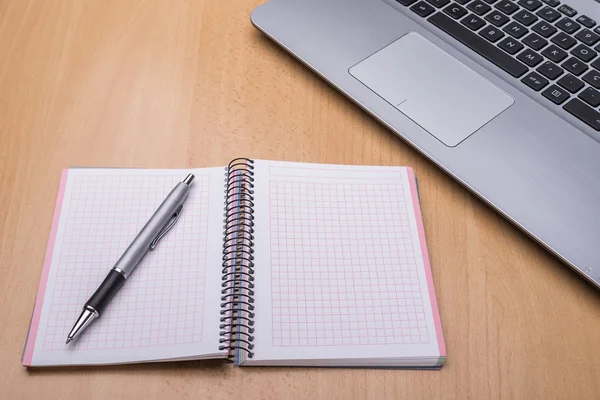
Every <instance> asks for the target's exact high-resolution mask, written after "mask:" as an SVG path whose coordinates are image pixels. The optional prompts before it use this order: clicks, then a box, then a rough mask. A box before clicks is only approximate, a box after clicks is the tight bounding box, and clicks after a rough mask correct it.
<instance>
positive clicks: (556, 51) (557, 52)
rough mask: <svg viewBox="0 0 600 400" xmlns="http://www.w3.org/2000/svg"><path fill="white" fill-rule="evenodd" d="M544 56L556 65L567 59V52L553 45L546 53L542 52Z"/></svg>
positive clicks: (545, 50)
mask: <svg viewBox="0 0 600 400" xmlns="http://www.w3.org/2000/svg"><path fill="white" fill-rule="evenodd" d="M542 55H543V56H544V57H547V58H548V59H550V60H551V61H554V62H555V63H558V62H561V61H562V60H564V59H565V58H567V52H566V51H563V50H561V49H560V48H558V46H556V45H553V44H552V45H550V46H548V47H546V48H545V49H544V51H542Z"/></svg>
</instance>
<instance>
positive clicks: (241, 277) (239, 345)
mask: <svg viewBox="0 0 600 400" xmlns="http://www.w3.org/2000/svg"><path fill="white" fill-rule="evenodd" d="M253 164H254V161H252V160H250V159H248V158H236V159H235V160H233V161H231V162H230V163H229V165H228V166H227V170H226V174H225V176H226V179H225V220H224V227H223V228H224V232H223V265H222V267H223V269H222V271H221V274H222V277H221V280H222V282H221V288H222V290H221V318H220V325H219V329H221V331H220V333H219V335H220V336H221V338H220V339H219V343H220V346H219V350H227V351H228V352H229V359H230V360H232V361H234V363H236V364H241V363H242V362H243V360H244V358H245V357H246V356H247V357H248V358H252V356H253V352H252V349H253V348H254V345H253V344H252V342H253V341H254V336H253V333H254V328H253V326H254V312H253V311H254V306H253V303H254V290H253V289H254V283H253V281H254V277H253V275H254V263H253V260H254V256H253V253H254V190H253V189H254V171H253V170H254V165H253Z"/></svg>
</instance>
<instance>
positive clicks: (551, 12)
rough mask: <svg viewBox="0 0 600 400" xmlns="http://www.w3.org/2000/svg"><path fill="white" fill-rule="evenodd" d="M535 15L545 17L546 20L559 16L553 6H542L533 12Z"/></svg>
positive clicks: (551, 20)
mask: <svg viewBox="0 0 600 400" xmlns="http://www.w3.org/2000/svg"><path fill="white" fill-rule="evenodd" d="M535 14H536V15H537V16H539V17H541V18H543V19H545V20H546V21H548V22H554V21H556V20H557V19H559V18H560V13H559V12H558V11H556V10H555V9H554V8H550V7H544V8H542V9H541V10H540V11H538V12H536V13H535Z"/></svg>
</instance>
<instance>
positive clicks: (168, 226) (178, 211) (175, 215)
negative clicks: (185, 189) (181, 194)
mask: <svg viewBox="0 0 600 400" xmlns="http://www.w3.org/2000/svg"><path fill="white" fill-rule="evenodd" d="M182 210H183V204H182V205H180V206H179V207H177V209H176V210H175V212H174V213H173V215H172V216H171V219H170V220H169V222H167V224H166V225H165V227H164V228H163V230H161V231H160V232H158V235H157V236H156V238H155V239H154V240H153V241H152V243H150V250H154V249H155V248H156V245H157V244H158V241H159V240H160V239H162V238H163V237H164V236H165V235H166V234H167V232H169V230H170V229H171V228H172V227H173V226H174V225H175V222H177V220H178V219H179V216H180V215H181V211H182Z"/></svg>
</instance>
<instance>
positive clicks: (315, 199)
mask: <svg viewBox="0 0 600 400" xmlns="http://www.w3.org/2000/svg"><path fill="white" fill-rule="evenodd" d="M187 173H193V174H195V175H196V180H195V181H194V184H193V186H192V190H191V193H190V195H189V197H188V199H187V201H186V202H185V204H184V210H183V213H182V215H181V218H180V220H179V221H178V222H177V224H176V225H175V227H174V228H173V229H172V230H171V231H170V232H169V233H168V234H167V235H166V237H165V238H163V239H162V240H161V242H160V243H159V244H158V246H157V248H156V249H155V250H153V251H150V252H149V253H148V254H147V256H146V257H145V258H144V259H143V260H142V262H141V263H140V265H139V266H138V268H137V269H136V270H135V272H134V273H133V274H132V275H131V277H130V278H129V279H128V281H127V283H126V284H125V286H124V287H123V289H122V290H121V291H120V292H119V293H118V294H117V295H116V296H115V298H114V299H113V300H112V302H111V303H110V304H109V306H108V307H107V309H106V310H105V311H104V313H103V315H102V316H101V318H99V319H98V320H97V321H96V322H95V323H94V324H92V325H91V326H90V327H89V328H88V330H87V331H85V332H84V333H83V334H82V335H81V336H80V337H79V338H78V339H77V341H76V342H74V343H71V344H69V345H66V344H65V339H66V337H67V334H68V332H69V330H70V329H71V327H72V324H73V322H74V321H75V319H76V318H77V316H78V315H79V313H80V311H81V306H82V305H83V304H84V303H85V301H86V300H87V299H88V298H89V296H90V295H91V294H92V293H93V292H94V290H95V289H96V288H97V287H98V285H99V284H100V282H101V281H102V279H104V277H105V276H106V274H107V272H108V271H109V270H110V268H112V266H113V265H114V263H115V262H116V261H117V259H118V258H119V256H120V255H121V254H122V252H123V251H124V250H125V248H126V247H127V246H128V244H129V243H130V242H131V240H132V239H133V238H134V237H135V235H136V234H137V233H138V232H139V230H140V228H141V227H142V226H143V225H144V223H145V222H146V221H147V220H148V218H149V217H150V216H151V215H152V213H153V212H154V211H155V210H156V208H157V207H158V205H159V204H160V203H161V202H162V200H163V199H164V198H165V196H166V195H167V194H168V193H169V191H170V190H171V189H172V188H173V186H174V185H175V184H176V183H177V182H179V181H181V179H183V177H184V176H185V175H186V174H187ZM224 198H225V202H224ZM445 356H446V351H445V347H444V339H443V336H442V329H441V324H440V317H439V314H438V309H437V304H436V297H435V292H434V287H433V282H432V275H431V270H430V266H429V260H428V256H427V250H426V244H425V236H424V232H423V224H422V220H421V213H420V208H419V202H418V194H417V188H416V181H415V178H414V176H413V172H412V170H411V169H410V168H404V167H365V166H341V165H325V164H305V163H286V162H275V161H262V160H248V159H237V160H234V161H232V162H231V163H230V164H229V166H228V167H227V168H225V169H223V168H203V169H189V170H187V169H186V170H147V169H99V168H89V169H88V168H72V169H68V170H65V171H64V172H63V175H62V179H61V182H60V189H59V194H58V199H57V203H56V209H55V213H54V219H53V223H52V228H51V232H50V239H49V241H48V247H47V253H46V258H45V260H44V266H43V271H42V278H41V283H40V287H39V291H38V295H37V300H36V303H35V308H34V312H33V317H32V321H31V326H30V329H29V333H28V337H27V340H26V344H25V350H24V353H23V364H24V365H26V366H54V365H93V364H117V363H133V362H150V361H172V360H186V359H209V358H222V359H232V360H233V361H234V362H235V363H236V364H237V365H286V366H287V365H289V366H291V365H310V366H355V367H368V366H377V367H409V368H438V367H440V366H441V365H442V364H443V362H444V360H445Z"/></svg>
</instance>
